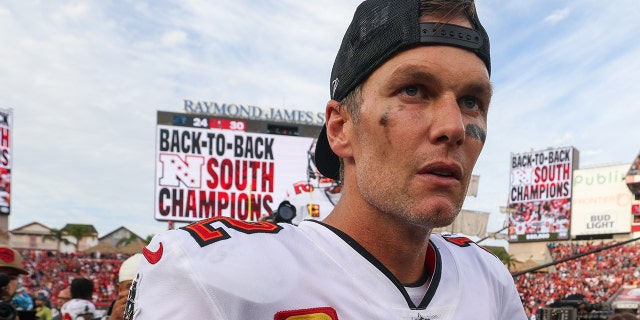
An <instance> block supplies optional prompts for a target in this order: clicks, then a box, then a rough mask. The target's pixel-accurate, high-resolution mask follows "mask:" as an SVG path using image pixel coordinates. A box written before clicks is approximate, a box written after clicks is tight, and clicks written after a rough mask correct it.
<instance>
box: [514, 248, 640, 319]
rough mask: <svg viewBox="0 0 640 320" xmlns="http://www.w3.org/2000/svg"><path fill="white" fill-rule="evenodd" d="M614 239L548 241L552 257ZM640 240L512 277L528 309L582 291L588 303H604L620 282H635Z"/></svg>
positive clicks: (582, 249)
mask: <svg viewBox="0 0 640 320" xmlns="http://www.w3.org/2000/svg"><path fill="white" fill-rule="evenodd" d="M611 244H614V242H609V243H604V242H588V243H582V244H581V243H572V242H563V243H550V244H549V245H548V248H549V253H550V254H551V257H552V259H553V260H554V261H559V260H562V259H565V258H569V257H572V256H575V255H579V254H582V253H586V252H589V251H593V250H596V249H599V248H602V247H603V246H608V245H611ZM639 260H640V244H635V243H632V244H627V245H621V246H618V247H614V248H610V249H607V250H603V251H599V252H595V253H592V254H589V255H586V256H583V257H580V258H577V259H574V260H569V261H566V262H562V263H559V264H557V265H555V269H556V272H532V273H526V274H523V275H521V276H519V277H517V278H516V279H515V281H516V286H517V288H518V292H520V295H521V297H522V299H523V301H524V303H525V305H526V307H527V308H529V310H531V311H532V312H533V313H535V311H536V309H537V308H540V307H545V306H548V305H551V304H552V303H554V302H556V301H558V300H562V299H564V298H566V297H567V296H569V295H575V294H582V295H584V297H585V300H587V301H588V302H589V303H590V304H593V305H596V304H599V303H605V302H607V300H609V298H610V297H611V296H612V295H613V294H614V293H615V292H616V291H617V290H618V289H620V287H622V285H637V284H639V281H638V277H639V276H640V268H639V267H638V261H639Z"/></svg>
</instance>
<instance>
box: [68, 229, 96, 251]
mask: <svg viewBox="0 0 640 320" xmlns="http://www.w3.org/2000/svg"><path fill="white" fill-rule="evenodd" d="M62 232H63V233H64V234H65V235H68V236H70V237H72V238H74V239H76V242H75V243H74V244H73V245H74V246H75V247H76V252H77V251H78V245H79V244H80V240H82V239H84V238H88V237H94V236H95V229H93V227H92V226H90V225H84V224H68V225H66V226H65V227H64V228H62Z"/></svg>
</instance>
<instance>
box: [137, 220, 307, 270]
mask: <svg viewBox="0 0 640 320" xmlns="http://www.w3.org/2000/svg"><path fill="white" fill-rule="evenodd" d="M299 238H300V237H299V235H298V232H297V229H296V228H295V227H294V226H291V225H286V224H282V225H280V224H273V223H270V222H246V221H241V220H235V219H230V218H225V217H216V218H210V219H205V220H201V221H198V222H196V223H192V224H190V225H188V226H185V227H182V228H180V229H176V230H169V231H165V232H162V233H160V234H158V235H157V236H155V237H154V238H153V240H152V241H151V243H149V245H147V246H146V247H145V248H144V249H143V250H142V255H143V257H144V259H141V266H142V267H143V268H145V269H147V270H162V269H164V270H173V271H172V272H180V270H182V271H184V272H189V273H191V274H193V275H194V276H197V275H198V274H201V275H206V274H207V273H210V272H217V271H219V272H224V273H228V272H234V270H236V271H237V270H239V269H238V268H237V266H240V268H245V267H246V266H248V265H253V266H254V267H256V266H260V265H263V266H268V265H271V264H273V263H275V262H280V263H286V261H283V260H290V259H292V257H291V251H292V250H294V251H295V247H296V243H298V242H299ZM291 248H294V249H291ZM176 261H179V262H180V263H176ZM260 269H263V268H262V267H260V268H255V270H254V271H257V272H259V270H260Z"/></svg>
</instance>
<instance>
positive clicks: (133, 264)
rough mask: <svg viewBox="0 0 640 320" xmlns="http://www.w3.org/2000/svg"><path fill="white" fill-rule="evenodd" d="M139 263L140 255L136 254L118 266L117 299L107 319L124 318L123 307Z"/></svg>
mask: <svg viewBox="0 0 640 320" xmlns="http://www.w3.org/2000/svg"><path fill="white" fill-rule="evenodd" d="M139 263H140V254H139V253H138V254H135V255H133V256H131V257H130V258H129V259H127V260H125V261H124V262H123V263H122V265H121V266H120V271H119V273H118V280H119V290H118V298H116V301H115V302H114V304H113V308H112V310H111V315H110V317H109V319H110V320H120V319H122V318H123V317H124V307H125V305H126V304H127V298H128V296H129V287H131V282H132V281H133V278H134V277H135V275H136V270H137V269H138V264H139Z"/></svg>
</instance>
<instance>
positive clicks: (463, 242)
mask: <svg viewBox="0 0 640 320" xmlns="http://www.w3.org/2000/svg"><path fill="white" fill-rule="evenodd" d="M443 238H444V239H445V240H447V241H449V242H451V243H453V244H455V245H457V246H458V247H468V246H469V245H471V244H472V243H475V242H473V240H471V239H469V238H467V237H457V236H443Z"/></svg>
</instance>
